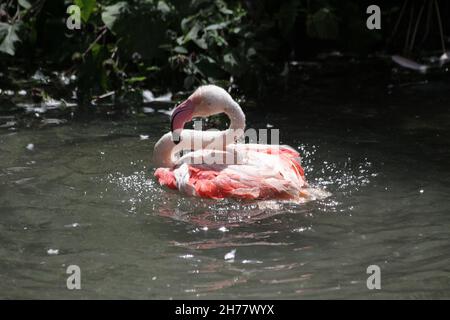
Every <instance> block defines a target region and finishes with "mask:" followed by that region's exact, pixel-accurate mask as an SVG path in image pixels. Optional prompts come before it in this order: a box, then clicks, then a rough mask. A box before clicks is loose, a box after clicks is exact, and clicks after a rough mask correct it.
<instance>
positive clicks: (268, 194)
mask: <svg viewBox="0 0 450 320" xmlns="http://www.w3.org/2000/svg"><path fill="white" fill-rule="evenodd" d="M219 113H225V114H226V115H227V116H228V117H229V118H230V126H229V128H228V129H227V130H224V131H200V130H188V129H183V127H184V124H185V123H186V122H188V121H191V120H192V118H193V117H207V116H210V115H214V114H219ZM244 128H245V115H244V113H243V112H242V109H241V108H240V106H239V105H238V104H237V103H236V101H234V100H233V99H232V98H231V96H230V95H229V94H228V93H227V92H226V91H225V90H224V89H222V88H219V87H217V86H214V85H207V86H202V87H199V88H198V89H197V90H196V91H195V92H194V93H193V94H192V95H191V96H190V97H189V98H188V99H187V100H186V101H184V102H183V103H181V104H180V105H178V106H177V107H176V108H175V109H174V110H173V112H172V115H171V132H168V133H166V134H165V135H163V136H162V137H161V139H160V140H159V141H158V142H157V143H156V144H155V147H154V151H153V163H154V165H155V166H156V167H159V168H158V169H156V171H155V176H156V178H157V179H158V181H159V183H160V184H161V185H164V186H167V187H168V188H170V189H175V190H179V191H180V192H182V193H185V194H187V195H192V196H199V197H205V198H212V199H223V198H240V199H286V200H287V199H289V200H294V201H295V200H299V199H301V198H306V197H307V196H308V192H307V189H306V186H307V183H306V181H305V175H304V171H303V169H302V167H301V165H300V155H299V153H298V152H297V151H295V150H294V149H292V148H291V147H289V146H278V145H261V144H240V143H237V142H236V141H237V140H238V139H239V138H241V137H242V136H243V134H244ZM183 150H189V151H190V152H189V153H187V154H185V155H183V156H181V157H178V158H176V157H175V155H176V154H178V153H179V152H180V151H183ZM236 157H237V158H239V162H238V163H237V161H236ZM217 159H221V160H224V159H225V160H224V161H222V162H220V161H216V160H217ZM230 159H231V160H233V161H231V162H230V161H229V160H230Z"/></svg>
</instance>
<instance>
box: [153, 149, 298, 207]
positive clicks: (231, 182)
mask: <svg viewBox="0 0 450 320" xmlns="http://www.w3.org/2000/svg"><path fill="white" fill-rule="evenodd" d="M227 152H239V154H240V156H241V157H242V162H241V163H240V164H232V165H221V164H210V165H208V164H189V163H186V162H183V163H181V164H179V165H178V166H176V167H175V168H158V169H157V170H156V171H155V176H156V178H157V179H158V181H159V183H160V184H161V185H163V186H166V187H168V188H170V189H174V190H179V191H181V192H183V193H185V194H188V195H192V196H199V197H204V198H212V199H223V198H238V199H274V198H276V199H296V198H299V197H302V196H304V193H303V192H302V187H304V186H305V185H306V182H305V175H304V171H303V168H302V167H301V165H300V161H299V159H300V158H299V157H300V155H299V154H298V152H296V151H295V150H293V149H290V148H289V147H284V146H281V147H280V146H270V145H265V146H261V145H232V146H229V148H228V150H227ZM196 153H197V156H198V154H205V153H206V154H208V153H209V152H205V151H200V152H196ZM190 156H191V157H190V158H192V157H193V156H195V152H194V153H192V154H191V155H190Z"/></svg>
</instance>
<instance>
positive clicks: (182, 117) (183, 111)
mask: <svg viewBox="0 0 450 320" xmlns="http://www.w3.org/2000/svg"><path fill="white" fill-rule="evenodd" d="M193 114H194V104H193V103H192V100H191V99H187V100H185V101H184V102H182V103H181V104H179V105H178V106H177V107H176V108H175V109H174V110H173V112H172V115H171V116H170V131H172V141H173V142H174V143H175V144H178V143H179V142H180V141H181V140H180V135H181V130H183V128H184V124H185V123H186V122H189V121H191V120H192V115H193Z"/></svg>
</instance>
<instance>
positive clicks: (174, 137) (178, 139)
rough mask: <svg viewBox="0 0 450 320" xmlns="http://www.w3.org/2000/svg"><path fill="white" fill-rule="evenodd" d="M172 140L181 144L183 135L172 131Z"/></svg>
mask: <svg viewBox="0 0 450 320" xmlns="http://www.w3.org/2000/svg"><path fill="white" fill-rule="evenodd" d="M172 142H173V143H175V144H179V143H180V142H181V137H180V136H179V135H177V134H174V133H173V132H172Z"/></svg>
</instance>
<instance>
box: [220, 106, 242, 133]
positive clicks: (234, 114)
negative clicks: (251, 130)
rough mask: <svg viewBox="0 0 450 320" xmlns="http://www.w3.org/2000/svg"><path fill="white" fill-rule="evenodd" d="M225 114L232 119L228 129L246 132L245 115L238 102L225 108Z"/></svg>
mask: <svg viewBox="0 0 450 320" xmlns="http://www.w3.org/2000/svg"><path fill="white" fill-rule="evenodd" d="M223 112H224V113H225V114H226V115H227V116H228V118H230V126H229V127H228V129H234V130H245V114H244V112H243V111H242V109H241V107H240V106H239V104H237V102H235V101H232V103H230V104H228V105H227V106H226V107H224V108H223Z"/></svg>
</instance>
